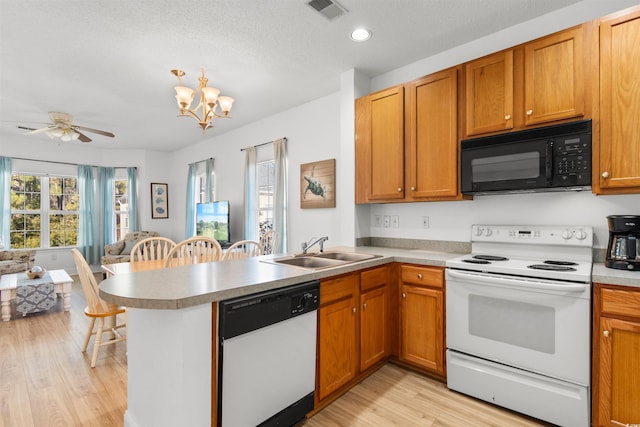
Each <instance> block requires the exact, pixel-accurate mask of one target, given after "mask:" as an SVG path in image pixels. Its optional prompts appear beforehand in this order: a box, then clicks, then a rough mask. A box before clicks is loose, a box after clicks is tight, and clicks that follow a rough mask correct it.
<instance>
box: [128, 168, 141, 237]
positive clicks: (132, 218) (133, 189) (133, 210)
mask: <svg viewBox="0 0 640 427" xmlns="http://www.w3.org/2000/svg"><path fill="white" fill-rule="evenodd" d="M127 180H128V181H129V182H127V192H128V193H129V194H128V195H127V198H128V201H129V231H139V229H140V211H139V209H138V169H136V168H127Z"/></svg>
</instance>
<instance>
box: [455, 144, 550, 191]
mask: <svg viewBox="0 0 640 427" xmlns="http://www.w3.org/2000/svg"><path fill="white" fill-rule="evenodd" d="M465 142H467V141H463V142H462V150H461V156H460V188H461V191H462V193H466V194H476V193H485V192H499V191H502V192H508V191H523V190H525V191H526V190H531V191H534V190H536V189H541V188H546V187H548V186H550V185H551V183H552V182H553V170H552V169H553V168H552V156H553V152H552V150H551V145H550V144H549V143H548V141H547V140H533V141H523V142H511V143H504V144H495V145H481V146H473V144H472V143H471V141H469V145H470V146H469V147H467V146H466V144H465Z"/></svg>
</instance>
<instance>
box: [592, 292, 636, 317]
mask: <svg viewBox="0 0 640 427" xmlns="http://www.w3.org/2000/svg"><path fill="white" fill-rule="evenodd" d="M600 295H601V299H600V300H601V306H600V310H601V311H602V313H606V314H617V315H620V316H631V317H638V318H640V292H632V291H622V290H617V289H608V288H603V289H602V290H601V291H600Z"/></svg>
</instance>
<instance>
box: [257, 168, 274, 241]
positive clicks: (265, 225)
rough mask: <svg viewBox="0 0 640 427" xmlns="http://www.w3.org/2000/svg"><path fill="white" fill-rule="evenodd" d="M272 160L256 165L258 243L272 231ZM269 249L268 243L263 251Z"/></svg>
mask: <svg viewBox="0 0 640 427" xmlns="http://www.w3.org/2000/svg"><path fill="white" fill-rule="evenodd" d="M275 166H276V163H275V161H274V160H268V161H266V162H260V163H258V165H257V175H258V227H259V229H258V236H259V237H260V241H264V240H265V235H267V234H268V233H270V232H271V230H273V186H274V182H275ZM266 247H268V248H270V243H268V244H267V245H265V248H263V250H265V249H267V250H268V248H266Z"/></svg>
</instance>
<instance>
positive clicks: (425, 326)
mask: <svg viewBox="0 0 640 427" xmlns="http://www.w3.org/2000/svg"><path fill="white" fill-rule="evenodd" d="M401 293H402V307H401V310H402V315H401V316H402V318H401V319H402V320H401V322H402V323H401V329H402V333H401V336H402V343H401V350H400V359H401V360H404V361H407V362H410V363H413V364H416V365H418V366H421V367H424V368H427V369H430V370H432V371H434V372H437V373H439V374H441V375H444V333H443V319H444V313H443V308H444V307H443V298H442V291H438V290H434V289H428V288H422V287H418V286H407V285H402V287H401Z"/></svg>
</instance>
